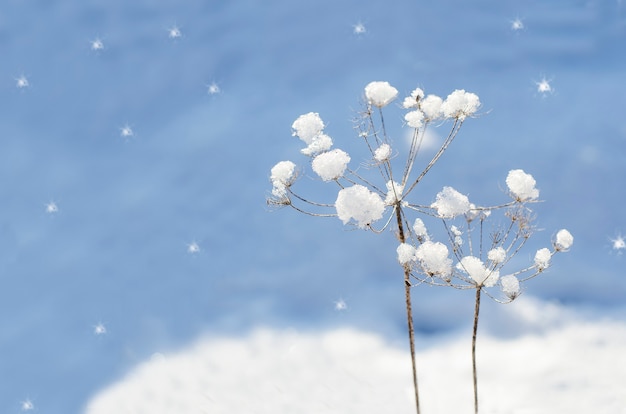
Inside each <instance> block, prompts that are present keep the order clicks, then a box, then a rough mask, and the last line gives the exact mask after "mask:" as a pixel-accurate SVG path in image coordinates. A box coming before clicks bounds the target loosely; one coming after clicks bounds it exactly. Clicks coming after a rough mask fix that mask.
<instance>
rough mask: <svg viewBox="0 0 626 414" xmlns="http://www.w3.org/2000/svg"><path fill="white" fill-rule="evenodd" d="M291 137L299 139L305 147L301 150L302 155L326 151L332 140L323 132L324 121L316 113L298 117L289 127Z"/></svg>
mask: <svg viewBox="0 0 626 414" xmlns="http://www.w3.org/2000/svg"><path fill="white" fill-rule="evenodd" d="M291 128H292V129H293V136H297V137H298V138H300V139H301V140H302V141H303V142H304V143H305V144H307V147H306V148H304V149H302V150H301V152H302V153H303V154H304V155H309V156H311V155H314V154H318V153H320V152H324V151H328V150H329V149H330V147H332V145H333V140H332V139H331V138H330V137H329V136H328V135H326V134H324V133H323V131H324V121H322V118H320V115H319V114H318V113H317V112H309V113H308V114H304V115H300V116H299V117H298V119H296V120H295V121H294V122H293V124H292V125H291Z"/></svg>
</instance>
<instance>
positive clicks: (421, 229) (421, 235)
mask: <svg viewBox="0 0 626 414" xmlns="http://www.w3.org/2000/svg"><path fill="white" fill-rule="evenodd" d="M413 234H415V237H417V240H418V241H419V242H423V241H425V240H430V237H429V236H428V230H426V226H425V225H424V221H423V220H422V219H421V218H419V217H418V218H416V219H415V222H414V223H413Z"/></svg>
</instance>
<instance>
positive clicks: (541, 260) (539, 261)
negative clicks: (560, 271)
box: [535, 247, 552, 270]
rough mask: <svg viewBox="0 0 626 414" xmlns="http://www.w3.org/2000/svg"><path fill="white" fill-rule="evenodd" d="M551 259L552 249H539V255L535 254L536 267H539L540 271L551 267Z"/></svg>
mask: <svg viewBox="0 0 626 414" xmlns="http://www.w3.org/2000/svg"><path fill="white" fill-rule="evenodd" d="M551 258H552V253H551V252H550V249H548V248H546V247H544V248H543V249H539V250H537V253H535V266H537V268H538V269H539V270H543V269H545V268H547V267H548V266H550V259H551Z"/></svg>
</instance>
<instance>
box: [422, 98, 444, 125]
mask: <svg viewBox="0 0 626 414" xmlns="http://www.w3.org/2000/svg"><path fill="white" fill-rule="evenodd" d="M441 105H443V99H441V98H440V97H438V96H437V95H428V96H427V97H426V98H424V99H423V100H422V101H421V102H420V109H421V110H422V112H424V115H425V116H426V119H427V120H428V121H432V120H433V119H438V118H439V117H440V116H441V115H442V112H441Z"/></svg>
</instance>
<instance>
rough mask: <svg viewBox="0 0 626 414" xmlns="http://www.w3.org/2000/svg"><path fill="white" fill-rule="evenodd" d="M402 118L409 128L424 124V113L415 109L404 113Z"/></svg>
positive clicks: (419, 126)
mask: <svg viewBox="0 0 626 414" xmlns="http://www.w3.org/2000/svg"><path fill="white" fill-rule="evenodd" d="M404 120H405V121H406V123H407V125H408V126H410V127H411V128H421V127H422V126H423V125H424V113H423V112H422V111H420V110H419V109H416V110H414V111H411V112H409V113H407V114H406V115H404Z"/></svg>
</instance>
